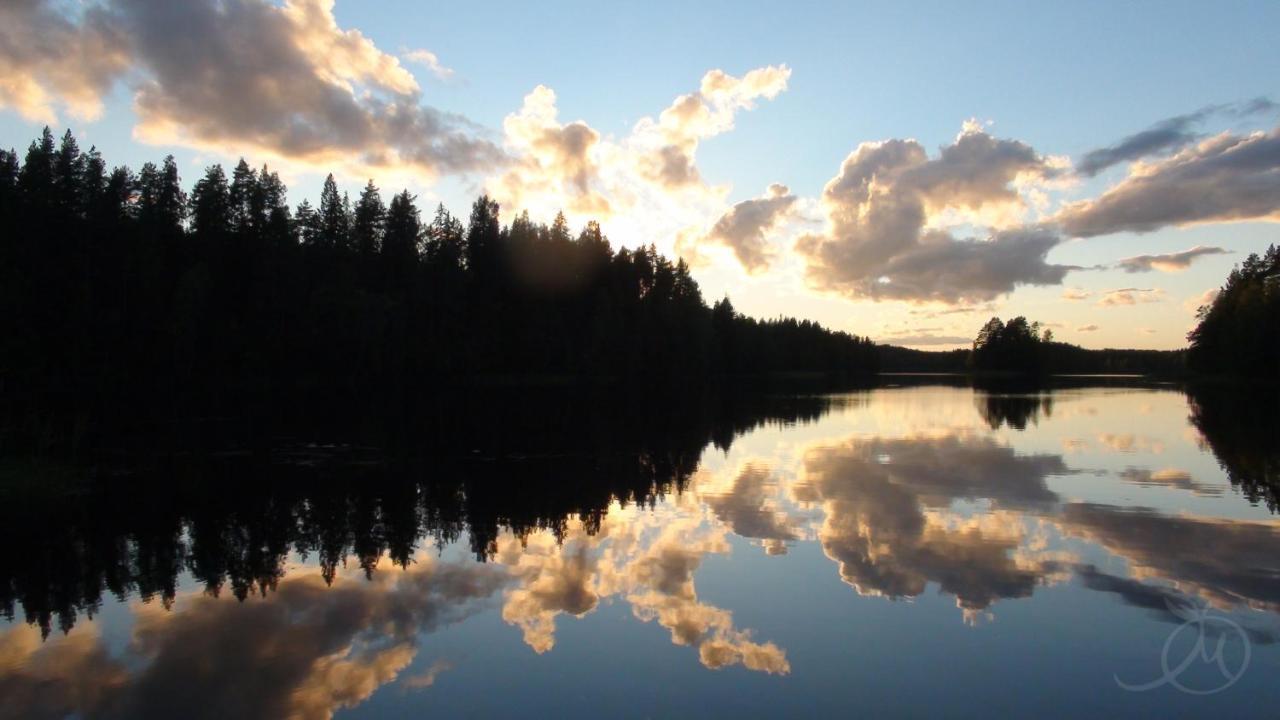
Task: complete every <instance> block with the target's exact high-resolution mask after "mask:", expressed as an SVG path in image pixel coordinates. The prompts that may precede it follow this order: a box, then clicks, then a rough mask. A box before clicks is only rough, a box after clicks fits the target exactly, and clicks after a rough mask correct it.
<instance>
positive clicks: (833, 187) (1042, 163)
mask: <svg viewBox="0 0 1280 720" xmlns="http://www.w3.org/2000/svg"><path fill="white" fill-rule="evenodd" d="M1057 173H1058V170H1057V168H1056V167H1055V166H1054V165H1053V164H1052V163H1051V162H1050V161H1049V160H1047V159H1045V158H1043V157H1041V156H1040V155H1038V154H1036V153H1035V151H1034V150H1033V149H1032V148H1031V147H1030V146H1028V145H1025V144H1023V143H1020V142H1017V141H1013V140H1000V139H996V138H993V137H991V136H990V135H988V134H986V133H985V132H983V131H981V130H979V129H977V128H975V127H973V126H966V129H965V131H964V132H962V133H961V134H960V136H959V137H958V138H956V140H955V142H954V143H953V144H952V145H949V146H947V147H944V148H943V149H942V151H941V152H940V154H939V155H938V157H936V158H932V159H930V158H929V157H928V156H927V154H926V153H925V150H924V148H923V147H922V146H921V145H920V144H919V143H918V142H916V141H914V140H886V141H884V142H878V143H863V144H862V145H860V146H858V149H857V150H855V151H854V152H853V153H852V154H850V155H849V156H848V157H847V158H846V159H845V161H844V163H843V164H842V166H841V168H840V173H839V174H838V175H837V176H836V177H835V178H833V179H832V180H831V181H830V182H828V183H827V185H826V187H825V188H824V189H823V195H822V207H823V210H824V212H825V214H826V219H827V228H826V230H825V232H823V233H819V234H809V235H805V236H803V237H801V238H800V239H799V240H798V241H797V243H796V250H797V251H798V252H799V253H800V254H801V255H802V256H803V257H804V259H805V262H806V266H807V267H806V278H807V281H808V282H809V284H810V285H811V286H812V287H814V288H816V289H819V290H823V291H827V292H834V293H838V294H841V295H843V296H845V297H848V298H852V299H858V298H870V299H874V300H881V299H895V300H908V301H917V302H919V301H940V302H947V303H962V302H967V303H972V302H979V301H984V300H991V299H993V298H996V297H998V296H1000V295H1003V294H1005V293H1008V292H1011V291H1012V290H1013V289H1014V288H1015V287H1017V286H1018V285H1023V284H1034V285H1052V284H1057V283H1060V282H1061V281H1062V278H1063V277H1064V276H1065V275H1066V273H1067V271H1068V270H1070V269H1072V268H1070V267H1068V266H1063V265H1051V264H1048V263H1047V262H1046V260H1045V258H1046V256H1047V255H1048V253H1049V251H1050V250H1051V249H1053V247H1054V246H1055V245H1057V244H1058V242H1059V237H1058V235H1057V234H1056V232H1054V231H1053V230H1051V229H1049V228H1047V227H1039V226H1025V225H1018V224H1017V223H1016V222H1015V220H1016V219H1017V217H1018V216H1019V214H1020V212H1021V211H1023V210H1025V208H1026V204H1025V202H1024V201H1023V200H1022V198H1021V196H1020V194H1019V192H1018V190H1017V188H1016V187H1015V185H1016V184H1017V182H1015V181H1018V182H1021V183H1022V184H1024V185H1025V184H1026V183H1027V182H1030V181H1035V180H1047V179H1049V178H1052V177H1054V176H1056V175H1057ZM949 215H952V216H954V215H958V216H959V218H960V219H963V220H966V221H969V222H977V223H981V224H984V225H987V226H993V227H994V226H1001V227H998V228H997V229H995V230H994V231H993V232H992V233H991V234H990V235H989V236H988V237H987V238H986V239H982V240H979V239H972V238H957V237H955V236H953V235H952V234H951V233H950V232H948V231H946V230H943V229H940V228H938V227H931V222H934V221H938V220H945V219H946V218H947V217H948V216H949Z"/></svg>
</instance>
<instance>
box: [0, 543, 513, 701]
mask: <svg viewBox="0 0 1280 720" xmlns="http://www.w3.org/2000/svg"><path fill="white" fill-rule="evenodd" d="M508 580H509V578H508V576H507V575H506V573H505V572H503V570H502V569H501V568H495V567H491V566H485V565H479V564H465V565H444V564H438V563H436V562H433V561H431V560H429V559H428V560H427V561H426V562H425V563H422V564H419V565H417V566H415V567H414V568H413V569H412V570H409V571H405V572H402V573H379V574H377V575H375V576H374V578H373V580H371V581H365V580H363V579H358V580H357V579H344V578H338V579H337V580H336V581H335V582H334V584H333V586H332V587H330V586H328V585H326V584H325V582H324V581H323V580H322V579H321V578H320V577H318V576H316V575H310V576H303V577H297V578H288V579H285V580H283V581H281V583H280V584H279V586H278V588H277V590H276V592H275V593H273V594H272V595H271V597H270V598H267V599H264V600H261V601H256V602H248V603H239V602H235V601H231V600H228V599H217V598H214V597H212V596H209V595H199V596H191V597H189V598H185V599H184V600H183V601H182V604H181V605H180V606H179V608H178V609H177V610H174V611H170V610H166V609H163V608H158V607H156V606H155V605H146V604H136V605H135V606H134V608H135V612H136V614H137V617H136V621H135V623H134V629H133V637H132V638H131V642H130V644H129V646H128V650H127V651H126V655H125V656H124V657H121V658H112V657H110V656H109V655H108V654H107V650H106V648H105V647H104V646H103V645H102V644H101V643H100V642H98V641H97V638H91V639H90V640H84V639H83V638H88V637H90V636H89V635H88V634H87V633H82V632H81V630H80V628H77V629H76V631H75V632H74V633H73V635H72V636H70V637H75V638H77V640H76V641H75V642H73V643H72V645H71V653H70V655H73V656H74V657H70V656H68V657H62V656H60V655H59V654H61V655H67V654H68V651H67V650H66V649H65V648H66V647H67V645H66V644H65V643H64V642H62V641H59V642H57V643H50V644H49V645H48V646H47V648H48V649H47V650H41V651H40V652H47V653H48V654H49V655H51V656H54V657H50V658H49V659H50V660H54V661H55V662H49V663H46V665H45V666H44V667H46V668H47V672H44V673H43V674H42V675H40V676H38V677H36V676H33V675H32V673H31V671H30V670H29V669H26V668H24V666H23V665H16V666H15V665H9V664H4V665H0V688H27V690H23V691H22V692H20V693H18V694H16V695H15V694H10V693H9V692H6V693H5V697H6V710H15V711H16V714H17V716H21V717H31V716H33V715H35V714H36V712H35V711H36V710H37V709H40V708H42V707H44V708H48V707H49V705H48V704H49V703H50V702H56V703H59V704H58V705H57V706H56V707H54V708H51V709H53V710H55V712H52V713H50V714H51V715H53V716H61V715H63V714H67V713H74V714H79V715H82V716H92V717H99V718H117V717H119V718H136V717H168V716H170V715H172V711H173V708H174V707H177V706H179V705H181V706H183V707H188V708H192V709H193V712H197V711H198V713H197V714H198V715H199V716H201V717H291V718H302V719H304V720H310V719H317V720H320V719H325V718H330V717H332V716H333V714H334V713H335V712H336V711H337V710H339V709H341V708H346V707H352V706H355V705H357V704H359V703H361V702H363V701H364V700H365V699H367V698H368V697H369V696H370V695H372V694H373V693H374V691H376V690H377V689H378V688H379V687H381V686H383V685H385V684H387V683H390V682H392V681H393V680H395V678H396V677H397V676H398V675H399V674H400V672H402V671H403V670H404V669H405V668H406V667H408V666H409V664H410V663H411V662H412V660H413V658H414V656H415V654H416V653H417V643H418V639H419V637H420V636H421V635H422V634H425V633H428V632H431V631H433V630H435V629H436V628H438V627H441V626H443V625H446V624H450V623H455V622H459V621H461V620H463V619H465V618H467V617H469V616H470V615H471V614H473V613H474V612H476V611H478V610H479V609H481V608H482V607H483V605H484V601H485V600H486V599H487V598H489V597H491V596H493V595H494V594H495V593H496V592H497V591H498V590H499V589H501V588H502V587H503V586H504V585H505V584H506V583H507V582H508ZM30 631H31V632H36V631H35V629H34V628H31V629H30ZM70 637H69V638H67V639H68V640H69V639H70ZM76 643H79V645H77V644H76ZM8 645H9V638H7V637H6V638H3V639H2V640H0V648H4V647H7V646H8ZM0 652H4V651H0ZM228 688H234V692H229V691H228ZM17 702H25V703H28V705H27V706H21V705H17V704H15V703H17Z"/></svg>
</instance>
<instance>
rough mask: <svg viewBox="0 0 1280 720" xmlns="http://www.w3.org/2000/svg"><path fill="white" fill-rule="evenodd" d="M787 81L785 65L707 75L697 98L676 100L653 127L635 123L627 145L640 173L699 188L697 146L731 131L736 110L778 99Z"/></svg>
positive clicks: (689, 96) (649, 120)
mask: <svg viewBox="0 0 1280 720" xmlns="http://www.w3.org/2000/svg"><path fill="white" fill-rule="evenodd" d="M790 77H791V69H790V68H788V67H787V66H786V65H779V66H773V65H770V66H768V67H763V68H757V69H755V70H752V71H750V72H748V73H747V74H745V75H743V76H742V77H741V78H737V77H734V76H732V75H729V74H728V73H726V72H724V71H723V70H711V71H709V72H708V73H706V74H705V75H703V76H702V83H701V85H700V86H699V88H698V91H697V92H695V93H690V94H687V95H681V96H680V97H678V98H676V99H675V101H674V102H672V103H671V105H670V106H669V107H668V108H667V109H666V110H663V111H662V113H661V114H660V115H659V116H658V119H657V120H656V121H655V120H653V119H652V118H645V119H643V120H641V121H640V122H639V123H637V125H636V127H635V130H634V131H633V134H632V139H633V142H634V143H635V145H636V146H637V149H638V150H639V151H640V153H641V154H640V158H639V161H640V169H641V171H642V173H644V174H645V175H647V176H648V177H649V178H650V179H652V180H654V181H656V182H658V183H660V184H661V185H664V186H667V187H679V186H682V185H686V184H689V183H695V182H698V181H699V180H700V176H699V174H698V171H697V168H696V167H695V166H694V154H695V153H696V152H697V149H698V143H699V142H700V141H701V140H704V139H706V138H709V137H714V136H716V135H719V134H720V133H723V132H726V131H728V130H731V129H733V118H734V115H735V114H736V113H737V112H738V111H739V110H749V109H751V108H752V107H754V106H755V102H756V100H758V99H760V98H764V99H767V100H772V99H773V98H775V97H777V95H778V93H780V92H782V91H783V90H785V89H786V87H787V80H788V79H789V78H790Z"/></svg>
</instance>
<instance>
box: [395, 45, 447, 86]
mask: <svg viewBox="0 0 1280 720" xmlns="http://www.w3.org/2000/svg"><path fill="white" fill-rule="evenodd" d="M401 57H403V58H404V59H405V60H408V61H409V62H414V63H417V64H419V65H421V66H423V67H425V68H426V69H428V70H430V71H431V74H432V75H435V76H436V77H437V78H439V79H441V80H450V79H452V78H453V68H449V67H445V66H444V64H443V63H441V62H440V58H438V57H436V54H435V53H433V52H431V51H430V50H421V49H419V50H409V51H407V52H404V53H401Z"/></svg>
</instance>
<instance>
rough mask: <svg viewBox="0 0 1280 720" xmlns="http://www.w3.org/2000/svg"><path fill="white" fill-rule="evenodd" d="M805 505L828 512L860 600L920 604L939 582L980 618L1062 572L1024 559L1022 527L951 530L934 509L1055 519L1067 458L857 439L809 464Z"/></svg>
mask: <svg viewBox="0 0 1280 720" xmlns="http://www.w3.org/2000/svg"><path fill="white" fill-rule="evenodd" d="M802 471H803V472H802V475H801V482H800V484H799V485H798V486H797V487H796V489H795V495H796V499H797V500H800V501H802V502H813V503H821V504H822V506H823V508H824V510H825V513H826V517H825V519H824V521H823V524H822V527H821V529H820V530H819V532H818V538H819V540H820V541H821V543H822V547H823V550H824V551H825V552H826V554H827V555H828V557H830V558H831V559H833V560H835V561H836V562H838V563H839V566H840V576H841V578H842V579H843V580H844V581H845V582H847V583H849V584H850V585H852V586H853V587H854V589H855V590H857V592H858V593H859V594H863V595H876V596H885V597H890V598H903V597H915V596H918V595H920V594H921V593H923V592H924V590H925V587H926V585H927V584H928V583H929V582H937V583H938V584H939V586H940V587H941V590H942V592H945V593H948V594H951V595H954V596H955V597H956V603H957V605H959V606H960V607H961V608H962V609H964V610H965V611H966V617H969V616H970V614H971V613H973V612H977V611H982V610H985V609H986V608H987V607H989V606H990V605H991V604H992V603H994V602H995V601H996V600H998V599H1001V598H1015V597H1026V596H1029V595H1030V594H1031V593H1032V591H1033V590H1034V588H1035V586H1036V585H1037V584H1040V583H1042V582H1044V581H1046V579H1047V578H1048V577H1049V576H1050V575H1053V574H1055V573H1056V567H1055V565H1054V564H1053V563H1051V562H1048V561H1042V560H1041V559H1036V558H1034V557H1031V556H1029V555H1027V554H1025V553H1023V554H1018V553H1016V552H1015V551H1017V550H1018V548H1019V546H1020V544H1021V540H1022V535H1023V533H1022V528H1021V524H1020V523H1019V522H1018V521H1016V520H1015V519H1014V516H1013V515H1012V514H1011V513H1008V512H992V513H988V514H986V515H983V516H980V517H978V518H975V519H973V520H966V521H959V522H958V523H955V524H948V523H947V522H945V521H944V520H943V519H941V518H940V517H938V516H937V515H935V514H926V512H925V510H926V508H931V509H939V510H942V509H945V508H947V507H949V506H950V505H951V503H952V501H954V500H957V499H961V498H967V499H976V498H987V499H990V500H991V501H992V503H993V505H994V507H995V508H996V509H997V510H1004V509H1007V508H1020V509H1039V510H1048V509H1051V508H1052V507H1054V506H1055V505H1056V503H1057V502H1058V497H1057V495H1055V494H1054V493H1053V492H1052V491H1050V490H1049V489H1048V487H1047V485H1046V484H1045V478H1046V477H1047V476H1048V475H1050V474H1057V473H1064V472H1067V468H1066V467H1065V465H1064V464H1063V462H1062V458H1061V456H1057V455H1017V454H1015V453H1014V451H1013V449H1012V448H1010V447H1007V446H1003V445H999V444H997V443H996V442H995V441H994V440H992V439H990V438H987V437H983V436H978V435H972V434H947V435H943V436H940V437H931V436H919V437H906V438H891V439H885V438H870V439H853V440H850V441H848V442H845V443H842V444H839V445H831V446H828V445H820V446H816V447H813V448H811V449H810V450H809V451H808V452H806V453H805V455H804V464H803V468H802Z"/></svg>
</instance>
